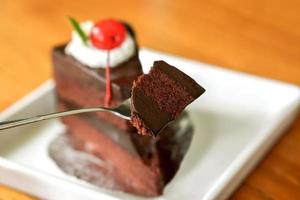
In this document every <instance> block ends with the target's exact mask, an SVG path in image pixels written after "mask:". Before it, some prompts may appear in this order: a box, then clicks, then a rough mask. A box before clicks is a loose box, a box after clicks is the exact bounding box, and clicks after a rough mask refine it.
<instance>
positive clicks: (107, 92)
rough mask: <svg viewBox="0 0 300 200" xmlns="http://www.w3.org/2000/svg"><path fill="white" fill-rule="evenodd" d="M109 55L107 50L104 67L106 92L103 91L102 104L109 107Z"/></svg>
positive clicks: (110, 95)
mask: <svg viewBox="0 0 300 200" xmlns="http://www.w3.org/2000/svg"><path fill="white" fill-rule="evenodd" d="M109 57H110V52H109V50H108V51H107V59H106V68H105V79H106V92H105V99H104V106H105V107H109V106H110V103H111V98H112V94H111V82H110V66H109V62H110V61H109Z"/></svg>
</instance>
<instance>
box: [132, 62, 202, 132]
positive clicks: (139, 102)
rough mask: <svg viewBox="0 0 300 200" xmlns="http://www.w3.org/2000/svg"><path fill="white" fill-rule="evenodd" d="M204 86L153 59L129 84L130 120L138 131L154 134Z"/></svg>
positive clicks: (200, 92) (175, 115) (174, 117)
mask: <svg viewBox="0 0 300 200" xmlns="http://www.w3.org/2000/svg"><path fill="white" fill-rule="evenodd" d="M204 92H205V89H204V88H202V87H201V86H200V85H198V84H197V83H196V81H194V80H193V79H192V78H190V77H189V76H188V75H186V74H184V73H183V72H181V71H180V70H178V69H177V68H175V67H173V66H171V65H169V64H167V63H166V62H164V61H155V62H154V65H153V67H152V68H151V70H150V72H149V74H145V75H142V76H140V77H139V78H138V79H137V80H136V81H135V82H134V84H133V88H132V97H131V105H132V124H133V126H135V127H136V128H137V130H138V131H139V133H140V134H142V135H149V136H154V137H156V136H157V135H158V134H159V132H160V131H161V130H162V129H163V128H164V127H165V126H166V125H167V124H169V123H170V122H171V121H173V120H174V119H176V118H177V117H178V116H179V114H180V113H181V112H182V111H183V109H184V108H185V107H186V106H187V105H188V104H190V103H191V102H192V101H194V100H195V99H196V98H198V97H199V96H200V95H202V94H203V93H204Z"/></svg>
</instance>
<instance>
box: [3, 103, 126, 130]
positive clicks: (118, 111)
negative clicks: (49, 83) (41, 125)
mask: <svg viewBox="0 0 300 200" xmlns="http://www.w3.org/2000/svg"><path fill="white" fill-rule="evenodd" d="M98 111H104V112H110V113H112V114H114V115H117V116H119V117H121V118H123V119H126V120H130V117H131V111H130V98H129V99H126V100H125V101H124V102H123V103H122V104H121V105H120V106H118V107H116V108H105V107H96V108H82V109H76V110H69V111H64V112H55V113H50V114H45V115H37V116H35V117H28V118H25V119H17V120H11V121H4V122H0V130H4V129H8V128H13V127H17V126H22V125H26V124H31V123H35V122H39V121H43V120H47V119H53V118H57V117H64V116H68V115H76V114H81V113H89V112H98Z"/></svg>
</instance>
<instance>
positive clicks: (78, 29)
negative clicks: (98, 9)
mask: <svg viewBox="0 0 300 200" xmlns="http://www.w3.org/2000/svg"><path fill="white" fill-rule="evenodd" d="M68 19H69V22H70V24H71V25H72V26H73V28H74V30H75V31H76V32H77V33H78V35H79V37H80V39H81V40H82V42H83V44H84V45H87V41H88V37H87V35H86V34H85V32H84V31H83V30H82V29H81V27H80V24H79V23H78V22H77V21H76V20H75V19H74V18H72V17H68Z"/></svg>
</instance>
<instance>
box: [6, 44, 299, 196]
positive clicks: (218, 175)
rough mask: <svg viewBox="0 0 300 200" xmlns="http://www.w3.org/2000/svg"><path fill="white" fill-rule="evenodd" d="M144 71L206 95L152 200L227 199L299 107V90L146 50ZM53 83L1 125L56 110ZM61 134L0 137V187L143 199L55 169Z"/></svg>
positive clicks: (54, 130)
mask: <svg viewBox="0 0 300 200" xmlns="http://www.w3.org/2000/svg"><path fill="white" fill-rule="evenodd" d="M140 58H141V61H142V64H143V66H144V69H145V71H148V70H149V67H150V66H151V65H152V63H153V61H154V60H165V61H167V62H168V63H170V64H172V65H174V66H177V67H178V68H179V69H181V70H182V71H184V72H186V73H187V74H189V75H190V76H192V77H193V78H194V79H195V80H196V81H197V82H199V83H200V84H201V85H202V86H203V87H204V88H206V90H207V92H206V93H205V94H204V95H203V96H201V97H200V98H199V99H198V100H197V101H195V102H194V103H193V104H192V105H191V106H189V107H188V111H189V112H190V115H191V118H192V121H193V123H194V126H195V134H194V138H193V141H192V144H191V147H190V149H189V151H188V153H187V155H186V157H185V158H184V161H183V163H182V165H181V168H180V170H179V171H178V173H177V175H176V176H175V178H174V179H173V180H172V181H171V183H170V184H168V185H167V187H166V188H165V191H164V194H163V195H162V196H161V197H158V198H156V199H160V200H163V199H172V200H175V199H176V200H177V199H178V200H181V199H224V198H226V197H228V195H229V194H230V193H231V192H232V191H233V190H234V189H235V188H236V187H237V186H238V184H239V183H240V182H241V181H242V180H243V178H244V177H245V176H246V175H247V173H249V172H250V170H251V169H252V168H253V167H254V166H255V164H256V163H257V162H258V161H259V159H260V158H261V157H262V156H263V155H264V154H265V153H266V152H267V150H268V149H269V148H270V147H271V145H272V144H273V143H274V142H275V140H276V139H277V138H278V137H279V136H280V134H281V133H283V131H284V130H285V129H286V128H287V127H288V126H289V125H290V124H291V122H292V121H293V119H294V117H295V116H296V112H297V110H298V107H299V102H300V90H299V87H297V86H293V85H290V84H286V83H280V82H276V81H271V80H266V79H263V78H259V77H255V76H251V75H246V74H243V73H239V72H233V71H230V70H226V69H222V68H217V67H214V66H210V65H207V64H203V63H200V62H196V61H191V60H187V59H183V58H179V57H176V56H171V55H167V54H164V53H160V52H155V51H152V50H147V49H143V50H141V52H140ZM54 110H55V106H54V83H53V82H52V81H51V80H50V81H48V82H46V83H45V84H43V85H42V86H41V87H39V88H38V89H36V90H35V91H33V92H32V93H31V94H29V95H28V96H26V97H24V98H23V99H21V100H20V101H18V102H17V103H16V104H15V105H13V106H11V107H10V108H8V109H7V110H5V111H4V112H2V113H1V114H0V121H4V120H8V119H15V118H21V117H25V116H31V115H35V114H41V113H48V112H53V111H54ZM63 132H64V126H63V125H62V124H61V123H60V122H59V120H51V121H46V122H42V123H38V124H32V125H29V126H24V127H18V128H15V129H10V130H5V131H2V132H1V134H0V183H3V184H6V185H10V186H12V187H14V188H18V189H20V190H23V191H26V192H29V193H31V194H33V195H36V196H38V197H42V198H47V199H143V198H140V197H135V196H132V195H128V194H124V193H122V192H111V191H107V190H105V189H101V188H97V187H95V186H93V185H90V184H88V183H86V182H84V181H81V180H77V179H76V178H74V177H71V176H68V175H66V174H64V173H63V172H61V171H60V169H59V168H58V167H57V166H56V165H55V164H54V162H53V161H52V160H51V159H50V158H49V157H48V154H47V147H48V144H49V142H50V141H51V140H52V139H53V138H54V137H56V136H57V135H58V134H62V133H63Z"/></svg>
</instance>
